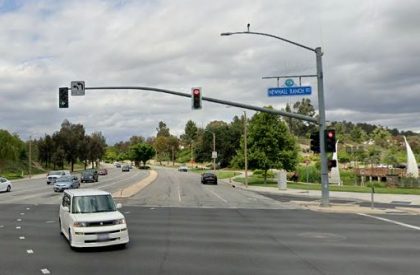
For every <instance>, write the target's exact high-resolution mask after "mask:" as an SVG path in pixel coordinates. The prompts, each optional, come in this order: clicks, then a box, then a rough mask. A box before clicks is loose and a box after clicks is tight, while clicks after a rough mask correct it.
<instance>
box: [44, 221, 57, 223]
mask: <svg viewBox="0 0 420 275" xmlns="http://www.w3.org/2000/svg"><path fill="white" fill-rule="evenodd" d="M45 223H55V221H46V222H45Z"/></svg>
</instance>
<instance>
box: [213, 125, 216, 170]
mask: <svg viewBox="0 0 420 275" xmlns="http://www.w3.org/2000/svg"><path fill="white" fill-rule="evenodd" d="M212 135H213V152H216V134H215V133H214V132H212ZM212 154H214V153H212ZM212 157H213V172H214V173H216V158H215V157H214V156H212Z"/></svg>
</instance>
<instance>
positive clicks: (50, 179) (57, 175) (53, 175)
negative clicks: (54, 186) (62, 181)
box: [47, 170, 71, 184]
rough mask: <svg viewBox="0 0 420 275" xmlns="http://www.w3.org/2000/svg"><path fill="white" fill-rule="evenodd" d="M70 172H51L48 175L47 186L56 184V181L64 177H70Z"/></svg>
mask: <svg viewBox="0 0 420 275" xmlns="http://www.w3.org/2000/svg"><path fill="white" fill-rule="evenodd" d="M70 175H71V174H70V171H68V170H56V171H50V172H48V174H47V184H51V183H54V182H55V180H56V179H58V178H61V177H64V176H70Z"/></svg>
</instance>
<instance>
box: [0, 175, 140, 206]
mask: <svg viewBox="0 0 420 275" xmlns="http://www.w3.org/2000/svg"><path fill="white" fill-rule="evenodd" d="M147 174H148V172H147V171H144V170H138V169H133V170H131V171H130V172H121V169H118V168H110V169H108V175H105V176H99V181H98V182H95V183H91V182H90V183H81V185H80V186H81V187H80V188H100V189H103V190H105V191H108V192H111V193H113V192H116V191H118V190H119V189H121V188H124V187H126V186H129V185H130V184H133V183H135V182H138V181H140V180H141V179H143V178H145V177H146V176H147ZM75 175H76V176H78V177H79V178H80V175H78V174H75ZM12 184H13V187H12V192H10V193H0V204H2V203H30V204H57V205H58V204H59V203H60V199H61V197H62V193H59V192H54V190H53V185H52V184H50V185H48V184H47V181H46V177H42V178H35V179H25V180H18V181H12Z"/></svg>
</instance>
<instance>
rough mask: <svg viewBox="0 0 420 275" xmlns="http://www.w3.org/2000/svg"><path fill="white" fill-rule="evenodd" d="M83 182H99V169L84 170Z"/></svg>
mask: <svg viewBox="0 0 420 275" xmlns="http://www.w3.org/2000/svg"><path fill="white" fill-rule="evenodd" d="M80 181H81V182H97V181H98V171H96V170H95V169H86V170H84V171H82V176H81V177H80Z"/></svg>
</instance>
